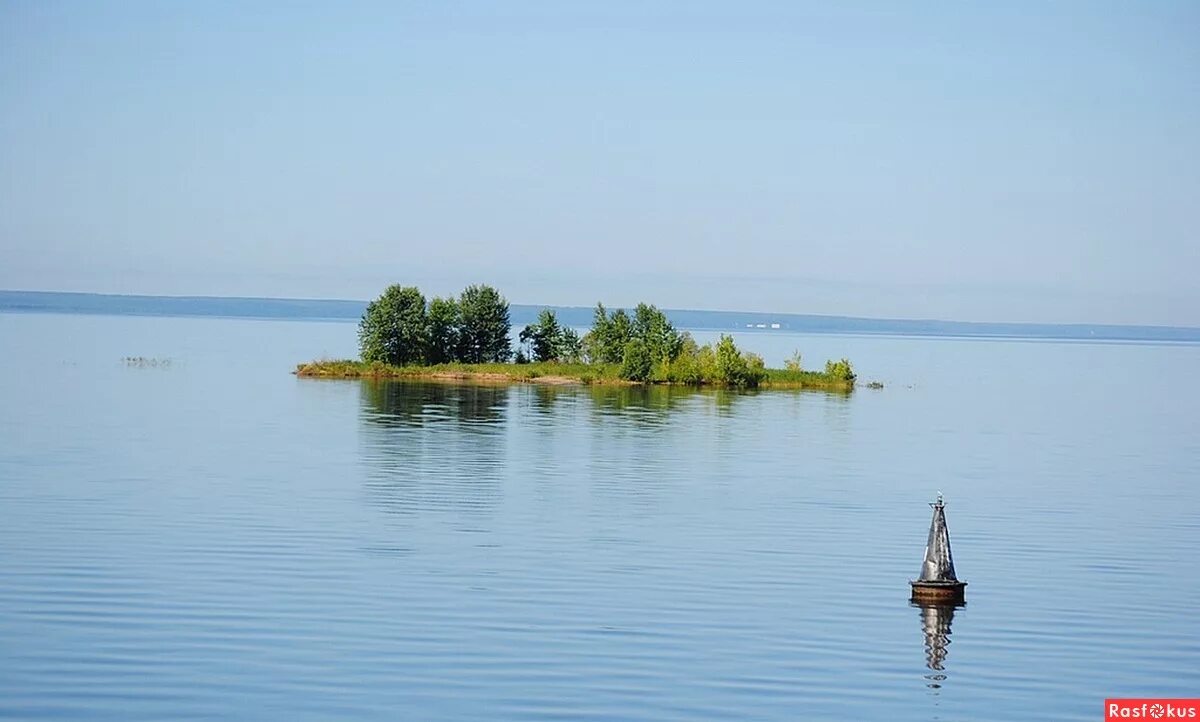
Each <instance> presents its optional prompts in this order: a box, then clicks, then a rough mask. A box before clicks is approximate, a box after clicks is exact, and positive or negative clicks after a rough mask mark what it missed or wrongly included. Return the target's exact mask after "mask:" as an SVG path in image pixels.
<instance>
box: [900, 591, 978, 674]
mask: <svg viewBox="0 0 1200 722" xmlns="http://www.w3.org/2000/svg"><path fill="white" fill-rule="evenodd" d="M912 606H914V607H918V608H919V609H920V610H921V631H923V632H924V633H925V666H926V667H928V668H929V671H930V673H929V674H927V675H925V679H926V680H927V681H928V686H929V687H930V688H931V689H939V688H940V687H941V686H942V682H944V681H945V680H946V674H945V671H946V656H947V654H949V651H950V650H949V646H950V623H951V622H953V621H954V610H955V609H957V608H958V607H962V606H965V605H964V604H962V603H959V604H930V603H928V602H912Z"/></svg>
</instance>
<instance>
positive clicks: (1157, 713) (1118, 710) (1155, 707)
mask: <svg viewBox="0 0 1200 722" xmlns="http://www.w3.org/2000/svg"><path fill="white" fill-rule="evenodd" d="M1125 719H1150V720H1153V719H1161V720H1177V719H1191V720H1197V722H1200V699H1106V700H1104V722H1112V721H1113V720H1125Z"/></svg>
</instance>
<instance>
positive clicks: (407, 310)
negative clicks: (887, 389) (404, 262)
mask: <svg viewBox="0 0 1200 722" xmlns="http://www.w3.org/2000/svg"><path fill="white" fill-rule="evenodd" d="M511 330H512V325H511V323H510V322H509V309H508V301H507V300H505V298H504V297H503V296H502V295H501V294H500V293H499V292H498V291H497V290H496V289H494V288H492V287H491V286H485V285H476V286H469V287H468V288H466V289H465V290H464V291H463V292H462V293H461V294H460V295H459V296H458V297H457V298H453V297H451V298H434V299H432V300H431V301H429V302H428V303H426V300H425V296H424V295H423V294H422V293H421V291H420V290H419V289H417V288H415V287H412V286H408V287H404V286H400V285H393V286H390V287H388V288H387V289H386V290H385V291H384V292H383V294H382V295H381V296H380V297H379V298H377V299H375V300H374V301H372V302H371V303H370V304H368V305H367V309H366V311H365V312H364V313H363V317H362V320H361V321H360V322H359V326H358V340H359V349H360V353H361V359H360V360H320V361H313V362H310V363H305V364H300V365H298V366H297V367H296V371H295V373H296V375H297V376H302V377H305V378H337V379H348V378H371V379H414V380H415V379H430V380H463V381H472V382H480V383H508V382H533V383H545V384H610V385H622V384H677V385H687V386H716V387H723V388H783V389H813V390H822V391H836V392H843V393H845V392H850V391H852V390H853V389H854V383H855V380H856V376H855V373H854V369H853V367H852V366H851V365H850V362H849V361H848V360H846V359H841V360H839V361H827V362H826V363H825V368H824V370H823V371H806V370H804V369H803V367H802V365H801V358H800V354H799V353H796V354H794V355H793V356H792V357H791V358H790V359H788V361H787V362H786V367H785V368H782V369H770V368H767V367H766V365H765V364H764V363H763V359H762V357H760V356H758V355H757V354H753V353H749V352H746V351H741V350H739V349H738V348H737V346H736V345H734V342H733V337H731V336H727V335H722V336H721V338H720V340H719V341H718V342H717V343H716V344H706V345H703V346H701V345H699V344H697V343H696V341H695V340H694V339H693V338H692V336H691V334H689V333H688V332H686V331H679V330H677V329H676V328H675V327H674V326H673V325H672V324H671V322H670V321H669V320H668V319H667V316H666V314H664V313H663V312H662V311H661V310H659V309H658V308H657V307H655V306H652V305H648V304H645V303H641V304H638V306H637V307H636V308H635V309H634V311H633V313H632V314H630V313H628V312H626V311H625V310H624V309H617V310H616V311H612V312H609V311H608V310H607V309H606V308H605V307H604V305H603V304H597V306H596V310H595V314H594V317H593V323H592V328H591V329H590V330H589V331H588V332H587V333H585V334H584V335H583V336H580V335H579V334H578V333H577V332H576V331H575V330H574V329H572V328H569V327H566V326H563V325H561V324H560V323H559V322H558V319H557V317H556V316H555V313H554V311H552V310H550V309H545V310H543V311H542V312H541V314H539V316H538V320H537V321H536V322H535V323H532V324H529V325H528V326H526V327H525V328H524V329H522V330H521V333H520V335H519V336H518V339H519V347H518V348H517V349H516V351H515V353H514V350H513V348H512V342H511V340H510V336H511Z"/></svg>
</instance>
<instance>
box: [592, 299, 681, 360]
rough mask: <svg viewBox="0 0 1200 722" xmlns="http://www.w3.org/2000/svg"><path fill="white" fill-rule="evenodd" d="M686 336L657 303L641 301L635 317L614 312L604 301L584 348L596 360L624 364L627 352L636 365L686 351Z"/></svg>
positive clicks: (594, 319) (620, 311)
mask: <svg viewBox="0 0 1200 722" xmlns="http://www.w3.org/2000/svg"><path fill="white" fill-rule="evenodd" d="M684 339H685V335H684V334H682V333H680V332H679V331H678V330H676V328H675V326H673V325H672V324H671V322H670V321H669V320H667V315H666V314H665V313H663V312H662V311H660V310H659V309H658V308H657V307H656V306H651V305H648V304H645V303H639V304H638V305H637V308H635V309H634V311H633V316H632V318H631V317H630V316H629V314H628V313H626V312H625V309H617V310H616V311H614V312H612V313H611V314H610V313H609V312H608V310H607V309H605V308H604V304H602V303H598V304H596V311H595V313H594V314H593V316H592V330H591V331H590V332H589V333H588V334H587V336H585V337H584V347H585V349H586V351H587V354H588V356H589V358H590V359H591V360H592V361H595V362H600V363H619V364H624V363H625V361H626V356H627V355H632V358H631V359H630V361H631V364H632V366H633V367H635V368H638V369H641V368H644V367H645V366H646V365H647V363H649V364H650V365H653V364H658V363H662V362H664V361H665V362H671V361H674V360H675V359H677V358H678V357H679V354H680V352H681V351H682V350H683V345H684Z"/></svg>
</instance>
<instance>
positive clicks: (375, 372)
mask: <svg viewBox="0 0 1200 722" xmlns="http://www.w3.org/2000/svg"><path fill="white" fill-rule="evenodd" d="M620 372H621V365H620V364H606V363H599V364H589V363H567V362H560V361H542V362H534V363H525V364H516V363H480V364H467V363H445V364H432V365H408V366H393V365H391V364H386V363H383V362H380V361H371V362H367V361H355V360H353V359H343V360H320V361H312V362H310V363H304V364H299V365H297V366H296V375H297V376H302V377H304V378H322V379H357V378H367V379H400V380H404V379H408V380H414V381H415V380H433V381H471V382H478V383H544V384H583V385H591V384H596V385H610V386H619V385H634V384H640V383H649V384H674V385H688V386H718V387H729V386H736V385H737V384H730V383H728V382H727V381H724V380H721V379H703V378H701V379H695V380H683V379H680V378H669V377H667V376H666V375H662V376H658V375H652V376H651V377H650V378H649V379H646V380H645V381H631V380H628V379H624V378H621V373H620ZM763 372H764V373H765V377H764V378H762V379H761V380H760V381H759V382H758V383H757V384H755V385H754V386H755V387H757V388H764V389H812V390H814V391H840V392H849V391H851V390H853V389H854V379H845V378H839V377H837V376H835V375H833V374H827V373H824V372H820V371H802V370H793V369H763Z"/></svg>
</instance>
